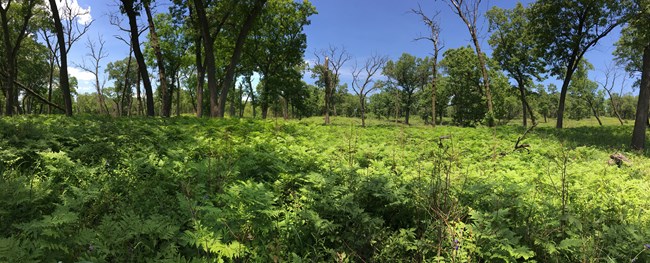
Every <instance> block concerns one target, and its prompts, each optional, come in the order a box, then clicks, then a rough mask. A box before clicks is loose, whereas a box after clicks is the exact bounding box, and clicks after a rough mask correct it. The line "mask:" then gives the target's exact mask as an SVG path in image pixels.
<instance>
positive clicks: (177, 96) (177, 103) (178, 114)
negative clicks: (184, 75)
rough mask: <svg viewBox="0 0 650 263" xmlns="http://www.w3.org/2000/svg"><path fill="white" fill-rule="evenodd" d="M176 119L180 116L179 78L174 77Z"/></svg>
mask: <svg viewBox="0 0 650 263" xmlns="http://www.w3.org/2000/svg"><path fill="white" fill-rule="evenodd" d="M176 84H177V85H176V117H180V116H181V76H176Z"/></svg>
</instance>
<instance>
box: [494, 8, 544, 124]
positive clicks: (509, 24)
mask: <svg viewBox="0 0 650 263" xmlns="http://www.w3.org/2000/svg"><path fill="white" fill-rule="evenodd" d="M487 18H488V20H489V22H490V30H491V31H492V35H491V36H490V39H489V40H488V43H490V45H491V46H492V47H493V48H494V50H493V52H492V56H493V59H494V60H496V61H497V62H498V63H499V66H501V68H503V69H504V70H505V71H507V72H508V75H509V76H510V77H511V78H512V79H514V80H515V82H517V87H518V89H519V96H520V99H521V109H522V112H523V125H524V127H526V125H527V118H528V114H530V118H531V120H532V122H533V125H534V124H535V114H534V112H533V110H532V108H531V107H530V104H529V103H528V101H527V99H526V96H527V93H528V92H529V90H528V89H529V87H530V86H531V84H532V80H533V78H537V79H541V77H540V73H542V72H543V71H544V64H543V61H542V59H541V58H540V57H539V56H537V54H536V50H535V42H534V40H533V38H532V36H531V32H530V31H529V27H530V26H529V23H530V21H529V19H528V17H527V15H526V8H525V7H524V6H523V5H522V4H521V3H517V5H516V6H515V8H513V9H512V10H504V9H501V8H499V7H496V6H495V7H493V8H492V9H490V10H489V11H488V12H487Z"/></svg>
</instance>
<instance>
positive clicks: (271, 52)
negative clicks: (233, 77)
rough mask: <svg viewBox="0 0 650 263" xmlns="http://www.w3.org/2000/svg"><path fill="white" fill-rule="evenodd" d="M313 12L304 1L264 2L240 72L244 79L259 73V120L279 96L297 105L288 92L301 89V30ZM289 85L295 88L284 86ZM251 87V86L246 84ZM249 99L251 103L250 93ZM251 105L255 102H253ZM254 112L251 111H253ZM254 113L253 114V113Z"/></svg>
mask: <svg viewBox="0 0 650 263" xmlns="http://www.w3.org/2000/svg"><path fill="white" fill-rule="evenodd" d="M315 12H316V10H315V9H314V7H313V6H312V5H311V4H310V3H309V2H308V1H304V2H296V1H292V0H274V1H270V2H268V3H267V5H266V8H265V9H264V12H262V14H261V16H260V18H259V19H260V22H259V23H258V26H257V27H256V28H255V29H254V30H253V32H251V37H252V39H251V40H250V42H249V43H248V44H247V46H248V47H247V51H248V52H246V53H245V54H244V56H243V57H242V59H243V61H242V66H241V68H242V69H241V71H242V73H243V74H242V75H244V76H245V77H246V78H247V77H249V76H251V75H252V74H253V72H257V73H258V74H260V78H261V79H260V81H261V82H263V85H262V86H260V87H261V88H262V89H261V90H260V94H259V95H260V97H259V99H260V100H259V104H260V106H261V110H262V117H263V118H266V116H267V111H268V108H269V107H270V106H271V104H272V103H274V102H276V101H277V100H278V99H280V97H282V98H283V99H284V101H286V102H294V103H299V100H298V99H297V98H296V96H298V97H299V96H300V95H301V94H300V92H298V93H295V92H291V90H294V91H299V90H296V89H294V88H296V87H300V86H302V83H301V79H302V72H301V71H303V70H304V59H303V58H304V53H305V49H306V47H307V35H306V34H305V33H304V32H303V28H304V27H305V26H306V25H309V24H310V23H311V22H310V21H309V17H310V16H311V15H313V14H314V13H315ZM288 83H293V84H296V85H286V84H288ZM248 86H249V87H250V88H252V85H248ZM248 94H249V96H250V97H251V98H252V99H253V102H255V94H254V92H252V90H251V91H249V92H248ZM253 104H255V103H253ZM253 109H254V108H253ZM254 113H255V111H254Z"/></svg>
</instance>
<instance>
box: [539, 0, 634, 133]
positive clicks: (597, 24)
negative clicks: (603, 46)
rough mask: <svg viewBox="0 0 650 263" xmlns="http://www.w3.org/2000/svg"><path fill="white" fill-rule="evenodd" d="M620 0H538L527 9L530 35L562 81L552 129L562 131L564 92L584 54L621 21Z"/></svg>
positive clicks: (554, 73) (622, 12)
mask: <svg viewBox="0 0 650 263" xmlns="http://www.w3.org/2000/svg"><path fill="white" fill-rule="evenodd" d="M627 5H629V1H626V0H623V1H619V0H539V1H536V2H535V3H533V4H532V6H531V7H530V9H529V14H530V19H531V21H530V24H529V25H530V26H531V32H533V36H534V41H535V43H537V44H538V45H539V47H541V51H542V56H543V57H544V59H545V60H546V63H547V64H549V65H550V73H551V74H552V75H554V76H557V77H558V78H560V79H563V82H562V88H561V90H560V101H559V105H558V110H557V124H556V128H562V126H563V120H564V118H563V117H564V109H565V101H566V96H567V91H568V89H569V84H570V82H571V79H572V77H573V74H574V73H575V71H576V70H577V69H578V65H579V64H580V60H582V58H583V57H584V54H585V53H586V52H587V51H589V49H591V48H592V47H594V46H595V45H596V44H597V43H598V41H600V40H601V39H602V38H603V37H605V36H607V35H608V34H609V33H610V32H611V31H612V30H614V28H616V27H617V26H619V25H621V24H622V23H624V22H625V20H626V19H625V18H626V17H625V8H626V6H627Z"/></svg>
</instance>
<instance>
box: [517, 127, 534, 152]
mask: <svg viewBox="0 0 650 263" xmlns="http://www.w3.org/2000/svg"><path fill="white" fill-rule="evenodd" d="M536 126H537V122H533V125H532V126H530V127H529V128H528V129H526V131H525V132H524V134H523V135H521V137H519V138H517V142H516V143H515V149H514V150H513V152H514V151H517V150H521V149H524V150H526V151H528V153H530V149H528V148H529V147H530V144H527V143H524V144H519V143H521V141H522V140H524V139H525V138H526V135H528V133H529V132H530V131H532V130H533V129H534V128H535V127H536Z"/></svg>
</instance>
